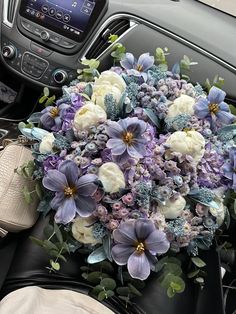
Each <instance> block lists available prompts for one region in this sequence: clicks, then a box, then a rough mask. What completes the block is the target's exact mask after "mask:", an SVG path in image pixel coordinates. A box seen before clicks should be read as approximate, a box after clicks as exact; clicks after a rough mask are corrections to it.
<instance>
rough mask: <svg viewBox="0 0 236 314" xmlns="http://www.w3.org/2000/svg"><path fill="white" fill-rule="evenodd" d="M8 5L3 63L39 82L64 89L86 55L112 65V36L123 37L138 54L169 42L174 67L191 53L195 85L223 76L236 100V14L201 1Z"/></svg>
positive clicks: (15, 1)
mask: <svg viewBox="0 0 236 314" xmlns="http://www.w3.org/2000/svg"><path fill="white" fill-rule="evenodd" d="M1 10H2V14H1V16H2V17H3V19H2V21H1V61H2V63H3V64H4V65H5V66H6V67H7V69H8V70H9V71H11V72H12V73H13V74H14V75H17V77H19V78H20V79H22V80H23V81H26V82H28V83H30V84H31V86H32V87H35V88H36V87H40V88H42V87H43V86H49V87H51V88H53V89H59V88H60V87H61V86H62V85H64V84H67V83H68V82H69V81H71V80H73V79H75V78H76V77H77V69H78V68H79V67H80V66H81V64H80V61H81V60H82V59H84V58H87V59H91V58H96V59H100V60H102V63H101V64H102V66H101V67H103V68H105V67H106V66H107V65H108V64H109V63H110V62H111V60H110V58H109V56H110V51H111V49H112V45H114V43H113V44H111V43H109V42H108V38H109V35H110V34H117V35H118V36H119V39H118V41H120V42H122V43H123V44H124V45H125V46H126V50H127V51H131V52H134V53H135V54H136V55H139V54H141V53H143V52H150V53H151V52H154V51H155V49H156V48H157V47H162V48H163V47H168V49H169V50H170V56H169V57H168V61H169V63H170V64H174V63H175V62H178V61H179V60H180V59H181V58H182V57H183V55H187V56H188V57H189V58H190V59H192V60H194V61H196V62H198V64H199V65H198V66H196V67H195V68H194V70H193V73H192V74H191V77H192V79H193V80H194V81H195V82H199V83H203V82H202V80H203V78H204V79H205V78H209V79H211V78H213V77H214V76H215V75H220V76H221V77H223V78H224V79H225V86H224V88H225V90H226V92H227V94H228V97H229V98H231V99H234V98H235V94H236V91H235V88H234V83H233V81H234V80H233V79H234V75H235V73H236V45H234V38H235V37H236V28H235V18H234V17H232V16H230V15H228V14H225V13H223V12H220V11H217V10H214V9H212V8H211V7H208V6H206V5H204V4H203V3H200V2H198V1H195V0H181V1H171V0H155V1H145V2H143V1H139V0H128V1H125V2H124V3H123V2H120V1H117V0H110V1H109V2H108V1H106V0H97V1H95V0H83V1H80V0H79V1H72V0H71V1H68V2H67V4H66V5H64V7H63V1H61V0H52V1H49V0H21V1H20V0H3V1H2V2H1ZM76 17H78V19H76ZM78 21H79V22H78ZM222 30H224V31H222Z"/></svg>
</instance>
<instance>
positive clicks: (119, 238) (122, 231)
mask: <svg viewBox="0 0 236 314" xmlns="http://www.w3.org/2000/svg"><path fill="white" fill-rule="evenodd" d="M134 224H135V222H134V221H133V220H129V221H126V222H123V223H121V224H120V227H119V228H118V229H116V230H114V231H113V237H114V240H115V242H118V243H121V244H133V245H135V243H136V242H137V241H138V239H137V237H136V234H135V229H134Z"/></svg>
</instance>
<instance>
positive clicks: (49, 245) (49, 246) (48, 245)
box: [44, 240, 58, 251]
mask: <svg viewBox="0 0 236 314" xmlns="http://www.w3.org/2000/svg"><path fill="white" fill-rule="evenodd" d="M44 248H45V249H46V250H48V251H50V250H56V251H58V247H57V246H56V245H55V244H54V243H52V242H51V241H49V240H44Z"/></svg>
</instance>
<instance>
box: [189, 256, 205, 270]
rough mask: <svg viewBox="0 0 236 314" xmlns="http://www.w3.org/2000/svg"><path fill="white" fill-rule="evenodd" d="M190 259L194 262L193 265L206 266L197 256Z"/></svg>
mask: <svg viewBox="0 0 236 314" xmlns="http://www.w3.org/2000/svg"><path fill="white" fill-rule="evenodd" d="M191 260H192V262H193V263H194V265H196V266H197V267H198V268H202V267H205V266H206V263H205V262H204V261H203V260H202V259H201V258H199V257H192V258H191Z"/></svg>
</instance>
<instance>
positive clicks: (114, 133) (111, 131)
mask: <svg viewBox="0 0 236 314" xmlns="http://www.w3.org/2000/svg"><path fill="white" fill-rule="evenodd" d="M106 132H107V134H108V135H109V137H111V138H120V137H121V134H122V132H123V130H122V127H121V126H120V124H119V123H117V122H115V121H110V122H109V123H108V126H107V128H106Z"/></svg>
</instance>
